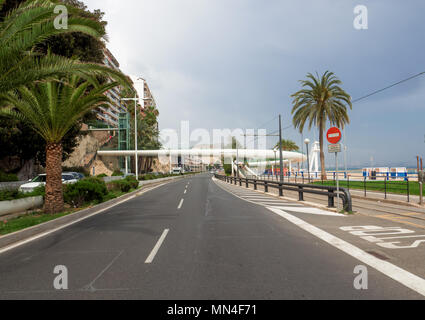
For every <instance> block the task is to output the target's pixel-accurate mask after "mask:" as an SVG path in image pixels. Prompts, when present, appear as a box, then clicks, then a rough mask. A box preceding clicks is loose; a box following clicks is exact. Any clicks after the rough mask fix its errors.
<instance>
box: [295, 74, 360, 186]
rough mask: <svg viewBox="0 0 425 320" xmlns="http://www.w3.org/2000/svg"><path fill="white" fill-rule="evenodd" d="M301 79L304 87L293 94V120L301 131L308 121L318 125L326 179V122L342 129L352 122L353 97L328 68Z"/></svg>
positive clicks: (322, 164)
mask: <svg viewBox="0 0 425 320" xmlns="http://www.w3.org/2000/svg"><path fill="white" fill-rule="evenodd" d="M300 82H301V84H302V87H303V89H302V90H300V91H298V92H296V93H295V94H293V95H292V96H291V97H292V98H294V101H293V104H294V107H293V109H292V114H293V124H294V126H295V127H296V128H299V130H300V132H303V130H304V126H305V124H306V122H307V121H308V128H309V129H311V127H312V126H313V125H315V126H316V127H318V128H319V135H320V136H319V140H320V162H321V169H322V179H327V177H326V170H325V153H324V150H323V142H324V131H325V128H326V124H327V122H328V121H329V123H330V124H331V125H335V126H338V127H339V128H341V129H343V128H344V126H345V125H346V124H348V123H350V118H349V117H348V112H347V105H348V106H349V107H350V109H352V104H351V97H350V95H349V94H348V93H347V92H345V91H344V90H343V89H342V88H341V87H340V85H341V84H342V82H341V81H340V80H339V79H338V78H337V77H336V76H335V75H334V73H333V72H329V71H326V72H325V73H324V74H323V76H322V77H321V78H320V77H319V75H318V74H316V77H315V76H313V75H312V74H311V73H309V74H308V75H307V80H301V81H300Z"/></svg>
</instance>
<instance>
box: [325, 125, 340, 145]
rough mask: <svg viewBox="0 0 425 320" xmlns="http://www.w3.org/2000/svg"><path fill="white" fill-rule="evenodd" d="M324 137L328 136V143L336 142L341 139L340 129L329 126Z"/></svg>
mask: <svg viewBox="0 0 425 320" xmlns="http://www.w3.org/2000/svg"><path fill="white" fill-rule="evenodd" d="M326 137H327V138H328V142H329V143H331V144H337V143H338V142H340V141H341V139H342V133H341V130H339V129H338V128H337V127H333V128H330V129H329V130H328V133H327V135H326Z"/></svg>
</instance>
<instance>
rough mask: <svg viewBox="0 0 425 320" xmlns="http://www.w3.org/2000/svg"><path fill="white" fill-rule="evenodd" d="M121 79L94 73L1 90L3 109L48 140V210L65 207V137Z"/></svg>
mask: <svg viewBox="0 0 425 320" xmlns="http://www.w3.org/2000/svg"><path fill="white" fill-rule="evenodd" d="M117 85H118V82H110V83H105V84H99V82H98V81H97V80H96V78H95V77H93V78H91V79H89V80H81V78H79V77H78V76H72V77H70V78H65V79H63V80H62V81H45V82H40V83H36V84H32V85H30V86H21V87H19V88H18V89H17V90H15V91H13V92H9V93H8V94H0V102H1V103H2V104H3V105H6V106H7V107H5V108H3V109H2V110H1V111H0V114H2V115H8V116H12V117H15V118H18V119H20V120H23V121H27V122H28V123H29V125H31V126H32V128H33V129H34V131H35V132H37V133H38V134H39V135H40V136H41V137H42V138H43V139H44V140H45V141H46V174H47V181H46V199H45V205H44V209H45V212H46V213H57V212H61V211H62V210H63V193H62V139H63V137H64V136H65V134H66V133H67V132H68V131H69V130H70V129H71V128H72V126H73V125H75V123H76V122H77V121H78V120H79V119H80V118H81V117H82V116H84V115H85V114H86V113H87V112H89V111H91V110H93V109H94V108H96V107H99V106H101V105H104V104H106V103H109V102H110V100H109V98H108V97H107V96H106V95H105V94H104V93H105V92H106V91H108V90H110V89H112V88H114V87H115V86H117Z"/></svg>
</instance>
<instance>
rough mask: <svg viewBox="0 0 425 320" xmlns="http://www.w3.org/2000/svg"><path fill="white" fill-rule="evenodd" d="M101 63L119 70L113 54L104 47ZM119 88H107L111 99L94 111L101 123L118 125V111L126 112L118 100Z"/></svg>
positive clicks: (112, 125)
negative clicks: (105, 105)
mask: <svg viewBox="0 0 425 320" xmlns="http://www.w3.org/2000/svg"><path fill="white" fill-rule="evenodd" d="M103 54H104V59H103V63H104V64H105V65H106V66H108V67H110V68H113V69H116V70H120V64H119V62H118V61H117V59H116V58H115V57H114V56H113V54H112V53H111V52H110V51H109V50H108V49H107V48H105V49H104V50H103ZM119 90H120V88H119V87H115V88H113V89H111V90H109V91H108V92H107V93H106V95H107V96H108V97H109V98H110V99H111V102H112V103H109V105H108V107H99V108H98V110H97V111H96V117H97V118H98V119H99V120H100V121H101V122H103V123H105V124H107V125H108V126H111V127H115V128H116V127H118V119H119V114H120V113H125V112H127V109H126V107H125V105H124V104H123V103H122V102H121V101H120V92H119Z"/></svg>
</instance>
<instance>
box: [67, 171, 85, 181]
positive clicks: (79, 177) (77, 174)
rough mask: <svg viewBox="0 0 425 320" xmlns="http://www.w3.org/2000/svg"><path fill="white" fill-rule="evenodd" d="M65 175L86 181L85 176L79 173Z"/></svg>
mask: <svg viewBox="0 0 425 320" xmlns="http://www.w3.org/2000/svg"><path fill="white" fill-rule="evenodd" d="M63 174H66V175H72V176H74V177H75V179H77V180H81V179H84V178H85V176H84V174H82V173H79V172H64V173H63Z"/></svg>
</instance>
